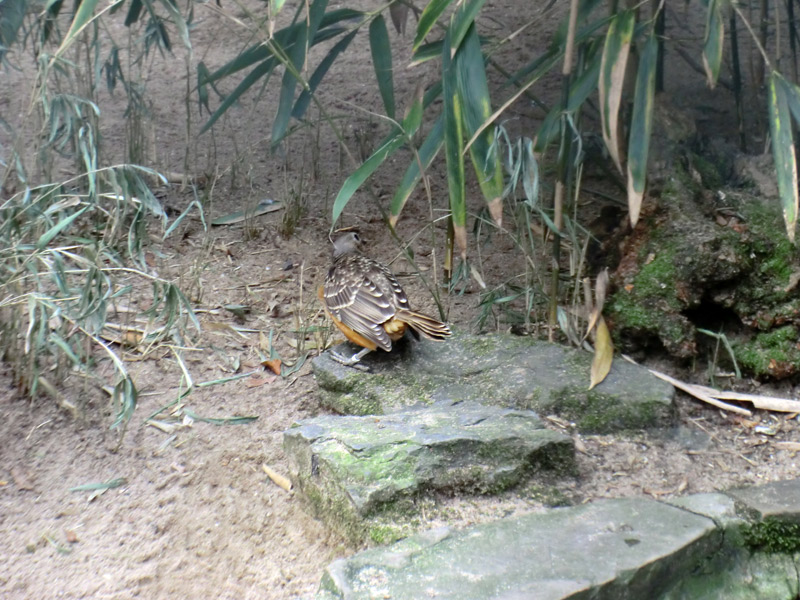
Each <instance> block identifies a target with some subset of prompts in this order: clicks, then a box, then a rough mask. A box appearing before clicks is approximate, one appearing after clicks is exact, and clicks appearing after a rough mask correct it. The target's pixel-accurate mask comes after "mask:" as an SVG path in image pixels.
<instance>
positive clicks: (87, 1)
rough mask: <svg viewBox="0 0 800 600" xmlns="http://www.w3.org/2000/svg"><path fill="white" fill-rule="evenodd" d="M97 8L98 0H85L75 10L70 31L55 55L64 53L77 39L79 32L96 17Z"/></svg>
mask: <svg viewBox="0 0 800 600" xmlns="http://www.w3.org/2000/svg"><path fill="white" fill-rule="evenodd" d="M95 8H97V0H83V1H82V2H81V3H80V5H79V6H78V7H77V10H76V11H75V16H74V17H73V19H72V23H70V26H69V31H67V35H65V36H64V39H63V41H62V42H61V45H60V46H59V47H58V50H56V53H55V56H60V55H61V54H63V52H64V50H66V49H67V47H68V46H69V45H70V44H71V43H72V42H74V41H75V38H76V37H77V36H78V34H79V33H80V32H81V31H83V28H84V27H86V26H87V25H88V24H89V23H91V21H92V19H93V18H94V10H95Z"/></svg>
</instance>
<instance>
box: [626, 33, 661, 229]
mask: <svg viewBox="0 0 800 600" xmlns="http://www.w3.org/2000/svg"><path fill="white" fill-rule="evenodd" d="M657 63H658V39H657V38H656V36H655V33H651V34H650V36H648V38H647V41H646V42H645V46H644V51H643V52H642V56H641V59H640V60H639V72H638V73H637V74H636V91H635V92H634V97H633V115H632V116H631V132H630V138H629V139H628V211H629V214H630V219H631V225H632V226H635V225H636V222H637V221H638V220H639V211H640V209H641V207H642V198H643V197H644V186H645V182H646V180H647V154H648V151H649V150H650V133H651V132H652V130H653V96H654V95H655V89H656V68H657Z"/></svg>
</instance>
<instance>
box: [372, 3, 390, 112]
mask: <svg viewBox="0 0 800 600" xmlns="http://www.w3.org/2000/svg"><path fill="white" fill-rule="evenodd" d="M369 47H370V50H371V52H372V64H373V66H374V67H375V77H376V79H377V80H378V89H379V90H380V92H381V98H382V99H383V107H384V109H385V110H386V115H387V116H388V117H391V118H392V119H394V82H393V80H392V46H391V44H390V43H389V31H388V30H387V29H386V21H385V20H384V18H383V15H378V16H377V17H375V18H374V19H373V20H372V23H370V24H369Z"/></svg>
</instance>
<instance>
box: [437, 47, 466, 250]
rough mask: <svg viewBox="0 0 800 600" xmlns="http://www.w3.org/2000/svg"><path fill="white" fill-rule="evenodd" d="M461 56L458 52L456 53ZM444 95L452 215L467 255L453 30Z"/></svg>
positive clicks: (444, 50) (444, 73)
mask: <svg viewBox="0 0 800 600" xmlns="http://www.w3.org/2000/svg"><path fill="white" fill-rule="evenodd" d="M456 56H458V54H456ZM442 86H443V90H442V96H443V99H444V151H445V158H446V159H447V187H448V191H449V195H450V218H451V219H452V221H453V229H454V232H455V238H456V243H457V244H458V247H459V250H460V251H461V256H462V258H466V256H467V228H466V227H467V202H466V191H465V183H464V179H465V178H464V131H463V118H462V114H461V113H462V107H461V98H460V95H459V93H458V65H456V64H455V62H454V61H453V60H452V59H451V53H450V34H449V33H448V34H445V40H444V44H442Z"/></svg>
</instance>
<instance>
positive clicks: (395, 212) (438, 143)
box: [389, 115, 444, 227]
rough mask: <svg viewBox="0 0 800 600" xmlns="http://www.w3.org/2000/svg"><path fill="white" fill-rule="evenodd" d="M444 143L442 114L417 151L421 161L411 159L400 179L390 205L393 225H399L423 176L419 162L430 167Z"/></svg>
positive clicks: (391, 223) (423, 166)
mask: <svg viewBox="0 0 800 600" xmlns="http://www.w3.org/2000/svg"><path fill="white" fill-rule="evenodd" d="M443 143H444V119H443V118H442V116H441V115H440V116H439V118H438V119H436V123H434V125H433V128H432V129H431V132H430V133H429V134H428V137H427V138H425V141H424V142H423V143H422V146H420V148H419V151H418V152H417V156H418V157H419V162H417V158H416V157H414V158H413V159H412V160H411V164H409V165H408V168H407V169H406V172H405V174H404V175H403V179H402V181H400V185H399V186H397V189H396V190H395V193H394V197H393V198H392V203H391V205H390V207H389V214H390V216H389V223H390V225H391V226H392V227H395V226H396V225H397V221H398V219H399V217H400V212H401V211H402V210H403V207H404V206H405V204H406V201H407V200H408V198H409V196H411V192H413V191H414V188H415V187H416V185H417V183H418V182H419V180H420V179H421V178H422V175H421V173H420V170H419V163H420V162H421V163H422V168H423V169H427V168H428V167H430V165H431V163H432V162H433V159H434V158H435V157H436V155H437V154H439V150H441V148H442V144H443Z"/></svg>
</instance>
